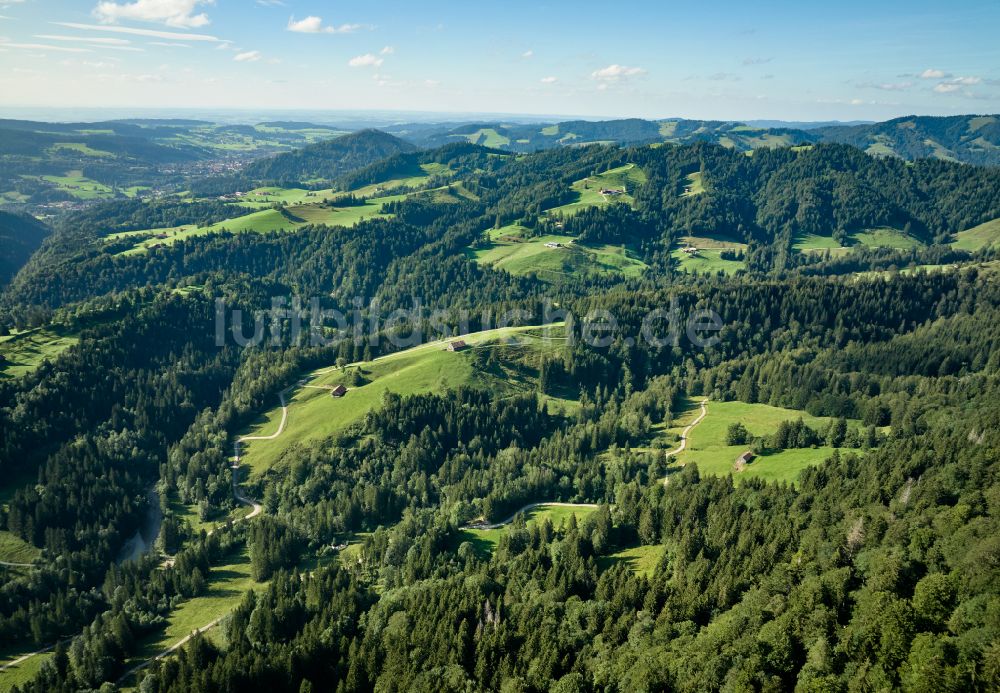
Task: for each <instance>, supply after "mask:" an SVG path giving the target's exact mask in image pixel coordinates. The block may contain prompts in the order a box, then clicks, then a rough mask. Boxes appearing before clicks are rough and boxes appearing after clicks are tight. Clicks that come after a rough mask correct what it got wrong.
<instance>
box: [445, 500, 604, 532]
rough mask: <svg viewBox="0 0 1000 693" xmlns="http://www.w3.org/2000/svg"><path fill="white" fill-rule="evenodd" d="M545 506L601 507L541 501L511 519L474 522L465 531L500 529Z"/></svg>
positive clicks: (588, 504)
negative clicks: (530, 511)
mask: <svg viewBox="0 0 1000 693" xmlns="http://www.w3.org/2000/svg"><path fill="white" fill-rule="evenodd" d="M543 505H554V506H556V507H557V508H597V507H600V506H598V505H597V504H596V503H553V502H551V501H540V502H538V503H528V504H527V505H525V506H524V507H522V508H519V509H518V510H517V511H516V512H515V513H514V514H513V515H511V516H510V517H508V518H506V519H503V520H500V521H499V522H494V523H492V524H490V523H487V522H473V523H470V524H468V525H466V526H465V529H500V528H501V527H503V526H504V525H509V524H510V523H511V522H513V521H514V518H515V517H517V516H518V515H520V514H521V513H526V512H528V511H529V510H534V509H535V508H540V507H542V506H543Z"/></svg>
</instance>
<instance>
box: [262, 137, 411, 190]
mask: <svg viewBox="0 0 1000 693" xmlns="http://www.w3.org/2000/svg"><path fill="white" fill-rule="evenodd" d="M416 148H417V147H416V146H415V145H413V144H411V143H409V142H406V141H404V140H401V139H399V138H398V137H394V136H393V135H390V134H388V133H385V132H381V131H379V130H361V131H360V132H355V133H352V134H350V135H344V136H342V137H337V138H335V139H332V140H327V141H325V142H318V143H316V144H311V145H308V146H305V147H303V148H302V149H298V150H296V151H293V152H287V153H284V154H279V155H277V156H274V157H271V158H268V159H262V160H259V161H255V162H253V163H252V164H250V165H249V166H247V167H246V168H245V169H244V170H243V175H244V176H245V177H246V178H249V179H251V180H255V181H265V182H268V183H274V184H278V185H298V184H301V183H302V182H304V181H309V180H313V179H323V180H333V179H335V178H337V177H339V176H341V175H342V174H344V173H347V172H348V171H351V170H354V169H358V168H362V167H363V166H367V165H369V164H373V163H375V162H376V161H379V160H380V159H385V158H386V157H390V156H392V155H394V154H400V153H403V152H410V151H414V150H415V149H416Z"/></svg>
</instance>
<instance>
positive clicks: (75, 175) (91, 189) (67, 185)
mask: <svg viewBox="0 0 1000 693" xmlns="http://www.w3.org/2000/svg"><path fill="white" fill-rule="evenodd" d="M39 178H40V179H41V180H43V181H46V182H48V183H52V184H53V185H55V186H56V187H57V188H58V189H59V190H62V191H63V192H66V193H69V194H70V195H72V196H73V197H75V198H77V199H79V200H96V199H110V198H113V197H114V196H115V193H114V190H112V189H111V188H109V187H108V186H106V185H104V184H103V183H98V182H97V181H96V180H91V179H89V178H85V177H84V175H83V172H82V171H67V172H66V174H65V175H62V176H39Z"/></svg>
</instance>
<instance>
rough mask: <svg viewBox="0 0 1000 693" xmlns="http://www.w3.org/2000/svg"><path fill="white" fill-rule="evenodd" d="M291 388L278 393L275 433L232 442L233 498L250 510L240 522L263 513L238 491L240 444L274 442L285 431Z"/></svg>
mask: <svg viewBox="0 0 1000 693" xmlns="http://www.w3.org/2000/svg"><path fill="white" fill-rule="evenodd" d="M293 387H295V386H294V385H293V386H291V387H286V388H285V389H284V390H282V391H281V392H279V393H278V399H279V400H281V421H280V422H279V423H278V430H277V431H275V432H274V433H272V434H271V435H269V436H241V437H239V438H237V439H236V440H235V442H233V464H232V467H231V469H232V470H233V475H232V476H233V498H235V499H236V500H238V501H239V502H240V503H242V504H243V505H249V506H250V508H251V510H250V512H249V513H247V514H246V515H244V516H243V517H242V518H240V520H249V519H250V518H252V517H257V516H258V515H260V514H261V513H262V512H263V511H264V507H263V506H262V505H261V504H260V503H258V502H257V501H255V500H254V499H252V498H250V497H248V496H246V495H244V494H243V492H242V491H240V486H239V480H238V479H237V477H238V476H239V469H240V443H245V442H247V441H250V440H274V439H275V438H277V437H278V436H280V435H281V434H282V433H283V432H284V431H285V424H286V423H287V422H288V400H287V399H286V395H287V394H288V393H289V392H291V390H292V388H293ZM238 521H239V520H237V522H238Z"/></svg>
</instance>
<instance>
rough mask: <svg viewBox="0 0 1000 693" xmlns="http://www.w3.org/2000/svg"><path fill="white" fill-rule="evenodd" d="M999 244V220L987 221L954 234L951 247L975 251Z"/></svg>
mask: <svg viewBox="0 0 1000 693" xmlns="http://www.w3.org/2000/svg"><path fill="white" fill-rule="evenodd" d="M998 243H1000V219H994V220H993V221H988V222H986V223H985V224H980V225H979V226H974V227H973V228H971V229H966V230H965V231H959V232H958V233H956V234H955V240H954V241H952V246H954V247H955V248H957V249H959V250H969V251H976V250H980V249H982V248H988V247H989V246H991V245H996V244H998Z"/></svg>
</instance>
